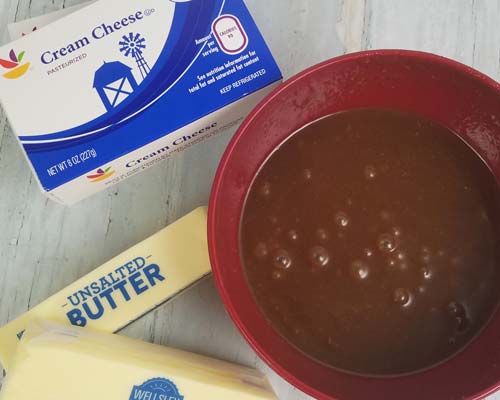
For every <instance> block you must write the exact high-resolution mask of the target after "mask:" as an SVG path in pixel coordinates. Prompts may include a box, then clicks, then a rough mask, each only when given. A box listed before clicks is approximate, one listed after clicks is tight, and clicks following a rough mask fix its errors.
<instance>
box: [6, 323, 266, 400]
mask: <svg viewBox="0 0 500 400" xmlns="http://www.w3.org/2000/svg"><path fill="white" fill-rule="evenodd" d="M0 399H1V400H33V399H36V400H68V399H71V400H89V399H106V400H201V399H203V400H222V399H224V400H258V399H268V400H269V399H276V396H275V395H274V393H273V390H272V388H271V386H270V385H269V383H268V381H267V379H266V378H265V376H264V375H263V374H261V373H260V372H258V371H256V370H254V369H250V368H246V367H241V366H238V365H234V364H230V363H227V362H223V361H219V360H215V359H211V358H208V357H203V356H199V355H196V354H192V353H187V352H184V351H180V350H175V349H171V348H167V347H163V346H158V345H154V344H149V343H144V342H141V341H137V340H132V339H128V338H124V337H121V336H118V335H112V334H104V333H95V332H92V331H90V330H87V329H81V328H76V327H65V326H58V325H54V324H52V323H46V322H38V323H35V324H34V325H30V326H29V327H28V329H27V331H26V333H25V335H24V337H23V339H22V340H21V342H20V345H19V346H18V352H17V353H16V356H15V358H14V362H13V364H12V368H11V371H10V372H9V374H8V375H7V378H6V381H5V384H4V387H3V388H2V391H1V392H0Z"/></svg>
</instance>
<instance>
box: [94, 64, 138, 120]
mask: <svg viewBox="0 0 500 400" xmlns="http://www.w3.org/2000/svg"><path fill="white" fill-rule="evenodd" d="M137 86H138V85H137V81H136V80H135V78H134V75H133V73H132V68H131V67H129V66H128V65H126V64H123V63H122V62H120V61H112V62H104V64H103V65H102V66H101V67H100V68H99V69H98V70H97V71H96V72H95V75H94V89H95V90H97V93H98V94H99V97H100V98H101V101H102V102H103V104H104V107H106V110H108V111H111V110H113V109H114V108H115V107H116V106H118V105H119V104H120V103H121V102H123V101H124V100H125V99H127V98H128V96H130V95H131V94H132V93H133V92H134V91H135V90H136V89H137Z"/></svg>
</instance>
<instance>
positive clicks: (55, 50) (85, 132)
mask: <svg viewBox="0 0 500 400" xmlns="http://www.w3.org/2000/svg"><path fill="white" fill-rule="evenodd" d="M280 82H281V73H280V70H279V68H278V66H277V65H276V63H275V61H274V59H273V57H272V54H271V52H270V51H269V49H268V47H267V45H266V43H265V41H264V39H263V38H262V36H261V34H260V33H259V31H258V28H257V27H256V25H255V23H254V21H253V19H252V17H251V15H250V14H249V12H248V10H247V8H246V7H245V5H244V3H243V1H242V0H142V1H140V2H138V1H135V0H99V1H97V2H95V3H93V4H90V5H88V6H87V7H84V8H82V9H81V10H78V11H75V12H74V13H72V14H70V15H67V16H66V17H64V18H62V19H60V20H58V21H56V22H54V23H52V24H50V25H48V26H46V27H43V28H41V29H39V30H36V31H35V32H33V33H31V34H30V35H27V36H25V37H23V38H20V39H18V40H16V41H14V42H12V43H10V44H8V45H6V46H4V47H1V48H0V100H1V102H2V105H3V107H4V109H5V110H6V112H7V115H8V117H9V121H10V123H11V126H12V128H13V130H14V133H15V134H16V136H17V137H18V138H19V141H20V142H21V145H22V147H23V149H24V151H25V153H26V155H27V158H28V160H29V161H30V163H31V165H32V168H33V171H34V173H35V175H36V176H37V178H38V181H39V182H40V185H41V187H42V189H43V191H44V192H45V193H47V194H48V195H49V196H50V197H51V198H52V199H54V200H56V201H58V202H60V203H63V204H73V203H75V202H77V201H79V200H81V199H83V198H85V197H87V196H89V195H91V194H94V193H96V192H98V191H100V190H102V189H104V188H107V187H109V186H111V185H114V184H116V183H118V182H120V181H121V180H123V179H125V178H127V177H129V176H132V175H134V174H136V173H138V172H140V171H143V170H145V169H147V168H148V167H150V166H152V165H154V164H156V163H157V162H159V161H160V160H162V159H164V158H166V157H168V156H169V155H170V154H172V153H173V152H179V151H182V150H183V149H185V148H187V147H189V146H191V145H193V144H195V143H197V142H199V141H201V140H203V139H205V138H207V137H209V136H213V135H216V134H217V133H219V132H221V131H223V130H225V129H227V128H229V127H232V126H234V125H236V124H238V123H239V122H241V120H242V119H243V118H244V117H245V116H246V115H247V114H248V112H249V111H250V110H251V109H252V108H253V107H254V106H255V105H256V103H258V102H259V101H260V100H261V99H262V98H263V97H264V96H265V95H266V94H268V93H269V92H270V91H271V90H272V89H274V88H275V87H276V86H277V85H278V84H279V83H280Z"/></svg>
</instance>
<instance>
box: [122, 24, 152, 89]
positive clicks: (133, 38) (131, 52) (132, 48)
mask: <svg viewBox="0 0 500 400" xmlns="http://www.w3.org/2000/svg"><path fill="white" fill-rule="evenodd" d="M145 48H146V39H144V38H143V37H141V35H140V34H139V33H136V34H134V33H132V32H130V33H129V34H128V35H124V36H123V37H122V40H121V41H120V51H121V52H122V53H123V54H124V55H125V57H132V58H134V59H135V62H136V63H137V66H138V67H139V71H140V72H141V76H142V79H145V78H146V76H148V74H149V73H150V72H151V68H150V67H149V65H148V63H147V61H146V60H145V59H144V56H143V54H142V53H143V51H144V49H145Z"/></svg>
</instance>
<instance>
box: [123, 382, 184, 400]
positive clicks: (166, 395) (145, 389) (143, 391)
mask: <svg viewBox="0 0 500 400" xmlns="http://www.w3.org/2000/svg"><path fill="white" fill-rule="evenodd" d="M129 400H184V396H182V395H181V394H180V393H179V390H178V389H177V386H175V384H174V383H173V382H172V381H170V380H168V379H164V378H155V379H150V380H149V381H146V382H144V383H143V384H142V385H140V386H134V388H133V389H132V393H131V394H130V397H129Z"/></svg>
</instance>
